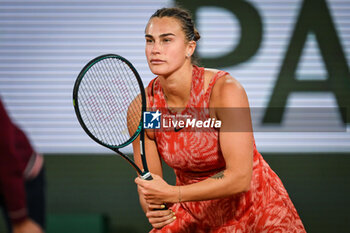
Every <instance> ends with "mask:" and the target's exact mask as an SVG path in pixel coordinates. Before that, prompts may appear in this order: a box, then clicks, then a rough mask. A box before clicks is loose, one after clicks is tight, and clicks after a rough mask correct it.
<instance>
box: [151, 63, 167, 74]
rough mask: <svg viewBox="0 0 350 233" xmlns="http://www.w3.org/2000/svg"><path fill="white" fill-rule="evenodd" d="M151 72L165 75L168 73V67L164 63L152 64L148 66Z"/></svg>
mask: <svg viewBox="0 0 350 233" xmlns="http://www.w3.org/2000/svg"><path fill="white" fill-rule="evenodd" d="M149 68H150V70H151V72H152V73H153V74H155V75H161V76H162V75H166V74H167V73H168V69H167V67H166V66H165V64H162V65H152V64H150V66H149Z"/></svg>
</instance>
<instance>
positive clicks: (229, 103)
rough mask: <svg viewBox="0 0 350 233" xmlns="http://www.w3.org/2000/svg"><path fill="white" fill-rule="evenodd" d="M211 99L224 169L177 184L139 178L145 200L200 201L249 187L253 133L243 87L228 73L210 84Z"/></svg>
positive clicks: (221, 196)
mask: <svg viewBox="0 0 350 233" xmlns="http://www.w3.org/2000/svg"><path fill="white" fill-rule="evenodd" d="M211 103H213V105H212V106H213V107H215V109H216V112H215V115H216V117H217V118H218V119H219V120H221V121H222V127H221V129H220V134H219V143H220V148H221V151H222V154H223V156H224V159H225V162H226V169H225V170H224V171H223V172H222V173H220V174H217V175H215V176H214V177H211V178H208V179H206V180H204V181H201V182H198V183H194V184H190V185H185V186H181V187H173V186H170V187H168V188H166V186H165V184H164V183H162V182H161V181H158V183H157V185H152V184H150V183H151V182H150V183H145V182H140V183H141V187H144V191H143V192H144V195H145V198H146V199H147V201H165V202H178V201H179V199H181V201H201V200H208V199H215V198H223V197H227V196H230V195H233V194H236V193H240V192H244V191H247V190H249V188H250V181H251V176H252V163H253V134H252V130H251V120H250V113H249V104H248V99H247V96H246V94H245V91H244V89H243V88H242V87H241V86H240V85H239V84H238V82H237V81H235V80H234V79H233V78H232V77H230V76H227V77H223V78H221V79H220V80H218V82H217V83H216V84H215V86H214V88H213V92H212V97H211ZM242 124H243V126H242ZM155 180H156V181H157V179H155ZM153 183H155V182H153ZM163 190H169V191H167V192H165V191H163Z"/></svg>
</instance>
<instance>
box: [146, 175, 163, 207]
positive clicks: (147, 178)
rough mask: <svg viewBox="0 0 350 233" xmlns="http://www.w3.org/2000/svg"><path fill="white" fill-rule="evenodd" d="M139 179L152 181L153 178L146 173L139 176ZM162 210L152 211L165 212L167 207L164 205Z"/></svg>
mask: <svg viewBox="0 0 350 233" xmlns="http://www.w3.org/2000/svg"><path fill="white" fill-rule="evenodd" d="M140 177H141V179H143V180H153V177H152V175H151V173H150V172H146V173H144V174H141V175H140ZM164 206H165V207H164V208H163V209H154V210H167V209H168V207H167V205H166V204H165V203H164Z"/></svg>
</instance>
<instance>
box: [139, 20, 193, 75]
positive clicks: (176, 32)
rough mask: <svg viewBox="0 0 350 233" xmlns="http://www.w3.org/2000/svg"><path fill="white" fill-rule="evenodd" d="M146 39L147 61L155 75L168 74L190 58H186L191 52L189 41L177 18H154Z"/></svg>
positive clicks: (147, 29)
mask: <svg viewBox="0 0 350 233" xmlns="http://www.w3.org/2000/svg"><path fill="white" fill-rule="evenodd" d="M145 39H146V48H145V52H146V57H147V62H148V65H149V67H150V69H151V71H152V72H153V73H154V74H155V75H161V76H168V75H170V74H171V73H173V72H175V71H176V70H178V69H179V68H180V67H182V66H183V65H184V64H185V62H186V61H188V60H189V58H186V55H187V54H188V53H191V51H190V49H189V43H188V42H187V41H186V39H185V33H184V32H183V30H182V28H181V24H180V22H179V21H178V20H177V19H175V18H171V17H162V18H157V17H155V18H152V19H151V20H150V21H149V23H148V25H147V27H146V35H145ZM191 54H192V53H191Z"/></svg>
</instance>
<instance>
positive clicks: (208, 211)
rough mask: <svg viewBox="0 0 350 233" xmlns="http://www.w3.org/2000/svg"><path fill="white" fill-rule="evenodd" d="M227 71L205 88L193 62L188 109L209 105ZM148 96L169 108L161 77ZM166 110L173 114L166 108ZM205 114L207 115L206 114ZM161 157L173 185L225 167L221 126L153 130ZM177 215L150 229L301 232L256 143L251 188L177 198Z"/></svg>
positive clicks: (167, 231)
mask: <svg viewBox="0 0 350 233" xmlns="http://www.w3.org/2000/svg"><path fill="white" fill-rule="evenodd" d="M225 75H227V73H226V72H223V71H219V72H218V73H217V74H216V75H215V76H214V77H213V78H212V80H211V81H210V84H209V87H208V88H207V90H206V91H204V68H202V67H197V66H194V68H193V74H192V87H191V96H190V100H189V102H188V105H187V107H186V109H185V110H184V111H183V112H182V113H181V114H186V113H187V112H186V111H189V110H187V109H191V108H194V107H195V108H208V107H209V98H210V93H211V90H212V88H213V86H214V84H215V82H216V81H217V80H218V79H219V78H221V77H223V76H225ZM147 97H148V99H149V103H150V107H152V108H161V109H163V110H162V111H163V112H162V114H163V115H164V114H165V113H164V111H167V110H164V109H167V108H166V107H167V103H166V100H165V97H164V94H163V90H162V87H161V86H160V82H159V79H157V78H155V79H153V80H152V81H151V82H150V84H149V86H148V92H147ZM166 114H172V112H170V110H169V111H168V112H167V113H166ZM207 117H208V118H209V115H208V116H207ZM155 140H156V143H157V148H158V152H159V154H160V156H161V157H162V159H163V160H164V161H165V162H166V163H167V164H168V165H169V166H170V167H172V168H173V169H174V171H175V175H176V185H187V184H192V183H196V182H199V181H202V180H204V179H207V178H208V177H210V176H213V175H214V174H216V173H218V172H219V171H222V170H224V169H225V160H224V158H223V155H222V152H221V150H220V146H219V131H218V130H216V129H213V130H207V131H205V132H191V131H186V130H180V131H177V132H176V131H174V130H168V131H166V132H165V131H164V130H163V131H157V130H156V131H155ZM170 208H171V209H172V210H173V211H174V212H175V214H176V216H177V219H176V220H175V221H173V222H172V223H171V224H169V225H167V226H164V227H163V228H162V229H153V230H152V231H151V232H152V233H158V232H162V233H170V232H171V233H173V232H181V233H185V232H194V233H205V232H208V233H209V232H210V233H214V232H215V233H218V232H220V233H228V232H229V233H236V232H237V233H238V232H242V233H243V232H245V233H248V232H281V233H282V232H283V233H285V232H305V229H304V227H303V224H302V222H301V220H300V218H299V216H298V213H297V211H296V209H295V208H294V205H293V203H292V202H291V200H290V198H289V196H288V193H287V191H286V190H285V188H284V186H283V184H282V182H281V180H280V179H279V178H278V176H277V175H276V174H275V173H274V172H273V171H272V170H271V168H270V167H269V165H268V164H267V163H266V162H265V161H264V159H263V157H262V156H261V154H260V153H259V152H258V151H257V149H256V146H255V144H254V159H253V175H252V180H251V186H250V190H249V191H248V192H244V193H240V194H236V195H233V196H230V197H227V198H221V199H214V200H208V201H196V202H183V203H176V204H174V205H173V206H171V207H170Z"/></svg>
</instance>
